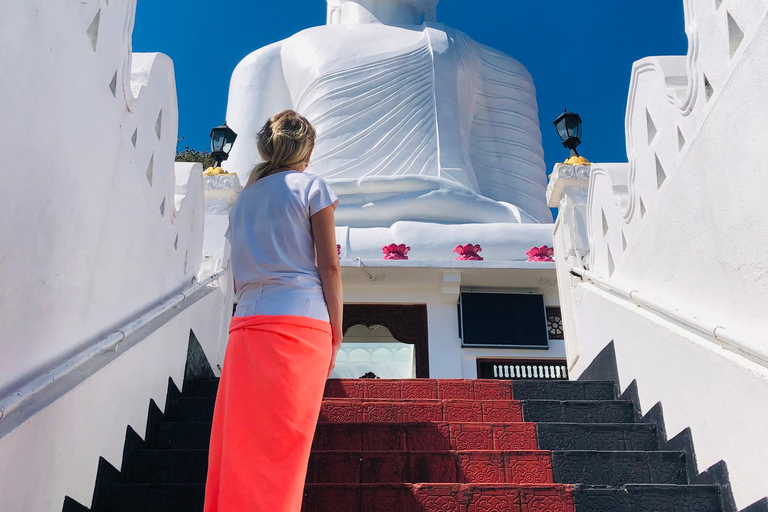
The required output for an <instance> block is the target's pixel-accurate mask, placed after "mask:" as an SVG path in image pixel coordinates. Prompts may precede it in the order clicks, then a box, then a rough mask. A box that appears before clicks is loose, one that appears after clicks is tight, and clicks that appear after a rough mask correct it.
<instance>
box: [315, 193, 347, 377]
mask: <svg viewBox="0 0 768 512" xmlns="http://www.w3.org/2000/svg"><path fill="white" fill-rule="evenodd" d="M333 211H334V208H333V206H329V207H327V208H324V209H322V210H320V211H319V212H317V213H315V214H314V215H313V216H312V217H311V218H310V223H311V224H312V235H313V236H314V239H315V251H316V253H317V268H318V271H319V273H320V281H321V282H322V283H323V295H324V296H325V302H326V304H327V305H328V315H329V316H330V318H331V330H332V332H333V357H332V358H331V366H330V368H329V369H328V375H330V374H331V371H332V370H333V367H334V366H335V365H336V354H337V353H338V352H339V348H340V347H341V339H342V338H343V336H344V333H343V332H342V315H343V311H344V298H343V296H342V288H341V264H340V263H339V254H338V251H337V249H336V222H335V219H334V215H333Z"/></svg>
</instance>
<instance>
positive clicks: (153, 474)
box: [127, 449, 208, 484]
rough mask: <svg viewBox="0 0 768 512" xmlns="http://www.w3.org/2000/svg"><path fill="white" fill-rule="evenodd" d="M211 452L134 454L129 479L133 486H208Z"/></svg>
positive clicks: (169, 451) (130, 464)
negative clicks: (209, 453) (206, 481)
mask: <svg viewBox="0 0 768 512" xmlns="http://www.w3.org/2000/svg"><path fill="white" fill-rule="evenodd" d="M207 473H208V450H207V449H205V450H134V451H133V452H132V453H131V456H130V459H129V464H128V471H127V478H128V482H127V483H130V484H205V479H206V477H207Z"/></svg>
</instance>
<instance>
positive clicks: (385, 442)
mask: <svg viewBox="0 0 768 512" xmlns="http://www.w3.org/2000/svg"><path fill="white" fill-rule="evenodd" d="M362 430H363V439H362V442H363V450H364V451H387V450H390V451H400V450H405V449H406V445H405V429H404V426H403V425H401V424H394V425H377V424H376V423H367V424H365V425H363V427H362Z"/></svg>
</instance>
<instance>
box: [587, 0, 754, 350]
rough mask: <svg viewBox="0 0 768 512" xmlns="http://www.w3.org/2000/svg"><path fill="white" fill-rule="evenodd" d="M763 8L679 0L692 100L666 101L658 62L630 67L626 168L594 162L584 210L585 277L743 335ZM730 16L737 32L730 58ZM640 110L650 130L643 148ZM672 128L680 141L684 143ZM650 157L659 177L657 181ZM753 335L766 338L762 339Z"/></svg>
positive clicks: (750, 265) (750, 323)
mask: <svg viewBox="0 0 768 512" xmlns="http://www.w3.org/2000/svg"><path fill="white" fill-rule="evenodd" d="M766 10H768V4H767V3H766V2H764V1H762V0H753V1H741V2H736V1H733V0H731V1H728V0H726V1H723V2H722V4H721V6H720V8H719V9H717V10H716V9H715V2H700V3H699V2H696V3H695V6H694V5H693V2H692V3H691V5H687V16H688V17H689V19H688V25H689V30H694V28H695V33H696V34H698V35H696V37H694V39H693V40H692V43H691V45H692V48H693V49H692V51H698V53H697V54H695V55H694V56H690V55H689V57H688V58H687V59H688V66H689V67H688V70H686V67H685V66H682V67H681V69H678V71H677V73H682V76H683V77H685V81H686V82H688V84H689V85H688V88H687V89H685V90H686V91H689V94H691V95H692V97H691V100H690V101H691V104H690V105H688V106H687V109H686V110H682V111H681V109H680V108H679V105H678V104H677V103H676V102H673V101H671V100H670V99H669V97H668V95H669V94H672V93H675V98H676V97H677V96H676V94H677V92H676V89H674V88H672V89H670V88H668V87H666V85H665V84H667V83H669V82H670V81H674V80H676V81H678V82H679V81H681V80H682V79H681V78H680V76H679V75H672V76H670V75H668V74H664V73H663V72H664V71H665V67H664V66H656V65H655V63H657V62H663V60H662V61H659V59H658V58H654V59H645V60H643V61H640V62H638V63H637V64H636V65H635V71H634V75H633V82H632V86H631V90H630V100H629V106H628V110H627V130H628V133H627V141H628V151H629V159H630V165H629V166H627V168H628V169H629V168H630V167H631V170H630V171H629V175H628V176H627V175H625V176H624V177H621V176H617V174H616V173H615V172H611V170H610V168H606V169H605V170H604V166H603V165H602V164H596V165H594V166H593V169H592V182H591V184H590V200H589V209H588V210H589V228H590V249H591V258H592V261H591V264H590V267H591V270H592V271H593V272H594V273H596V274H598V275H600V276H602V277H610V278H611V279H612V280H614V281H615V282H617V283H620V284H622V285H624V286H625V287H627V288H629V289H637V290H639V291H641V292H646V293H648V294H653V295H654V296H655V297H656V298H657V299H658V300H660V301H662V302H665V303H668V304H670V305H673V306H675V307H679V308H680V309H682V310H687V311H689V312H691V313H694V314H697V315H699V316H700V317H701V318H710V319H713V321H715V322H717V323H719V324H720V325H722V326H723V327H725V328H726V329H727V330H728V331H731V332H733V333H738V334H740V335H742V336H746V337H752V338H754V337H755V333H761V332H762V333H764V332H766V331H768V317H767V316H766V315H764V314H763V311H764V309H765V308H764V304H765V298H766V297H768V280H766V279H765V278H764V276H765V275H766V273H768V244H767V243H766V242H765V240H766V239H768V223H767V222H764V220H762V219H765V207H764V200H763V191H765V190H766V189H768V174H766V173H765V172H764V169H763V168H764V162H765V161H766V159H768V145H766V144H765V141H764V137H763V134H764V133H765V122H766V121H765V120H766V119H768V97H767V96H766V94H765V91H766V88H767V87H768V70H767V69H766V68H765V66H764V65H763V64H764V63H765V62H766V59H768V19H766V16H765V14H766ZM729 16H730V17H731V18H732V19H734V20H735V21H736V22H738V24H739V26H740V27H741V30H743V31H744V34H745V36H744V39H743V41H742V43H741V45H740V46H739V48H738V50H737V51H736V52H735V53H734V56H733V57H732V58H731V57H730V53H729V40H728V32H729V21H728V20H729ZM731 30H733V29H731ZM664 59H669V58H667V57H665V58H664ZM679 59H686V58H685V57H679ZM647 69H650V70H651V71H645V70H647ZM694 72H695V73H698V74H697V75H688V74H686V73H694ZM704 74H706V76H707V78H708V80H709V82H710V83H711V85H712V87H713V88H714V94H713V96H712V97H711V98H710V99H709V100H707V98H706V91H705V90H704V87H703V85H701V84H699V85H698V86H697V85H696V80H699V81H701V80H703V79H702V76H703V75H704ZM675 77H677V78H675ZM646 111H647V112H648V114H646ZM689 111H690V112H689ZM649 116H651V117H652V118H653V122H654V125H655V127H656V131H657V133H656V135H655V137H654V138H653V140H652V141H651V143H650V144H649V143H648V128H647V124H648V121H647V118H648V117H649ZM678 127H680V128H681V129H682V132H681V133H683V134H684V137H685V140H686V142H685V145H684V146H682V149H680V147H679V146H678V142H679V141H678V135H677V129H678ZM657 157H658V159H659V160H658V161H659V165H661V168H662V169H663V170H664V174H665V175H666V178H665V179H664V181H663V183H662V184H661V187H658V183H659V180H658V179H657V163H656V158H657ZM622 182H623V183H622ZM623 185H624V186H623ZM614 188H616V189H618V190H614ZM625 190H626V193H624V192H625ZM616 192H619V193H618V194H616ZM640 199H642V201H643V205H644V210H645V214H644V215H643V213H642V211H641V207H640ZM603 212H604V215H605V221H606V227H607V233H606V234H605V235H603V232H604V229H603V219H602V215H603ZM622 235H623V236H624V239H625V240H626V242H627V247H626V249H624V248H623V243H622ZM609 250H610V253H611V258H612V260H613V262H614V265H613V266H614V271H613V272H611V271H610V267H611V266H610V264H609V261H608V251H609ZM760 341H762V342H764V343H765V344H766V345H768V337H765V336H763V337H762V339H760Z"/></svg>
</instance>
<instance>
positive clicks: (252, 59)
mask: <svg viewBox="0 0 768 512" xmlns="http://www.w3.org/2000/svg"><path fill="white" fill-rule="evenodd" d="M283 43H284V41H278V42H276V43H272V44H270V45H267V46H264V47H262V48H259V49H258V50H256V51H254V52H251V53H249V54H248V55H247V56H246V57H245V58H244V59H243V60H242V61H240V63H239V64H238V65H237V68H235V72H236V73H237V72H238V70H242V69H249V68H252V67H254V66H257V67H259V66H266V65H269V64H272V63H276V62H279V61H280V53H281V51H282V48H283Z"/></svg>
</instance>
